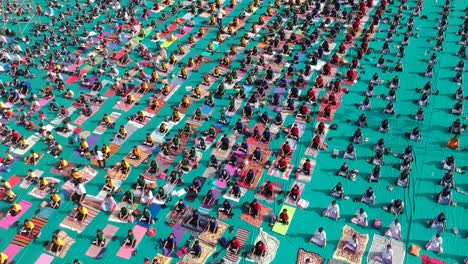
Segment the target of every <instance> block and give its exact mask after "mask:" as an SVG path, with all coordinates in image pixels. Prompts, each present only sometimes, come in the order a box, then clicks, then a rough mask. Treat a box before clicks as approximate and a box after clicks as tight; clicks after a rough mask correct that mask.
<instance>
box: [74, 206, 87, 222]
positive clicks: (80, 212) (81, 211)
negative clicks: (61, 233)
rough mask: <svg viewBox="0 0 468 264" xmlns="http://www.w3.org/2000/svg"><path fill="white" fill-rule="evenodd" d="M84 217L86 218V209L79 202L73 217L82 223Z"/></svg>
mask: <svg viewBox="0 0 468 264" xmlns="http://www.w3.org/2000/svg"><path fill="white" fill-rule="evenodd" d="M86 218H88V209H87V208H86V207H84V206H83V205H81V204H80V205H78V207H77V208H76V212H75V215H74V216H73V219H76V220H78V221H79V222H81V223H83V222H84V221H85V220H86Z"/></svg>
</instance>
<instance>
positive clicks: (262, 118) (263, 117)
mask: <svg viewBox="0 0 468 264" xmlns="http://www.w3.org/2000/svg"><path fill="white" fill-rule="evenodd" d="M260 122H262V123H263V124H265V125H267V124H268V123H270V117H269V116H268V113H267V112H266V111H265V112H263V114H262V115H261V116H260Z"/></svg>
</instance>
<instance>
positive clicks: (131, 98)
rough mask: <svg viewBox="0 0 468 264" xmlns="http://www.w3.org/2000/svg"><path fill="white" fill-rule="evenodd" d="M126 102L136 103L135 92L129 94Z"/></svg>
mask: <svg viewBox="0 0 468 264" xmlns="http://www.w3.org/2000/svg"><path fill="white" fill-rule="evenodd" d="M125 103H126V104H134V103H135V96H133V94H129V95H127V97H126V99H125Z"/></svg>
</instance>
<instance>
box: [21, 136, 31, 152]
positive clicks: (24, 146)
mask: <svg viewBox="0 0 468 264" xmlns="http://www.w3.org/2000/svg"><path fill="white" fill-rule="evenodd" d="M27 147H29V144H28V142H27V141H26V139H25V138H24V137H21V138H20V140H19V148H20V149H26V148H27Z"/></svg>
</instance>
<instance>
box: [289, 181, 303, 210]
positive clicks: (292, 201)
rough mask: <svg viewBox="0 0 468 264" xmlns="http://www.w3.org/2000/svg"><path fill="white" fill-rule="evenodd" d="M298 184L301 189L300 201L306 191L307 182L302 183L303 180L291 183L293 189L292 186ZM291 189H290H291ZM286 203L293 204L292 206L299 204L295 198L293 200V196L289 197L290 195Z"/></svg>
mask: <svg viewBox="0 0 468 264" xmlns="http://www.w3.org/2000/svg"><path fill="white" fill-rule="evenodd" d="M296 184H297V185H298V186H299V190H300V191H299V198H298V201H299V199H300V198H301V196H302V193H303V192H304V188H305V184H304V183H302V182H298V181H294V183H293V184H292V185H291V189H292V187H293V186H294V185H296ZM291 189H289V191H290V190H291ZM285 203H286V204H289V205H292V206H294V205H296V204H297V202H296V201H294V200H293V199H292V198H291V197H289V196H288V198H286V201H285Z"/></svg>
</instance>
